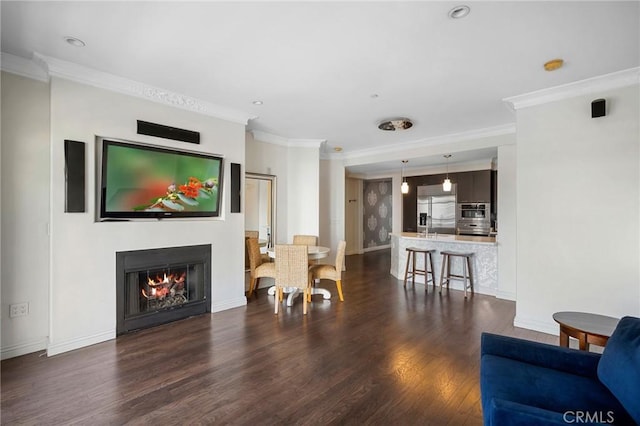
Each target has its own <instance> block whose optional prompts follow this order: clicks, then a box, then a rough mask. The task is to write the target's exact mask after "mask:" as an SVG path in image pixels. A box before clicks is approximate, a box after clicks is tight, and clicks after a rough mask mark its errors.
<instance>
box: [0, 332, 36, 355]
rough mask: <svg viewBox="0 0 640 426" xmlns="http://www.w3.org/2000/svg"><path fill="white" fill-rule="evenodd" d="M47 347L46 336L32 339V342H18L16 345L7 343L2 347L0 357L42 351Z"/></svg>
mask: <svg viewBox="0 0 640 426" xmlns="http://www.w3.org/2000/svg"><path fill="white" fill-rule="evenodd" d="M46 348H47V338H46V337H44V338H42V339H38V340H34V341H32V342H25V343H19V344H17V345H9V346H7V347H3V348H2V351H0V359H3V360H5V359H9V358H15V357H17V356H22V355H27V354H30V353H33V352H38V351H44V350H45V349H46Z"/></svg>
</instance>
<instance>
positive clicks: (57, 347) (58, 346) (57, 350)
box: [47, 328, 116, 356]
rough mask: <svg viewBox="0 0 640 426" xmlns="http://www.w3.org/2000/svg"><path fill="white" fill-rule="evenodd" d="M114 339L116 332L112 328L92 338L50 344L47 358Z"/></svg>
mask: <svg viewBox="0 0 640 426" xmlns="http://www.w3.org/2000/svg"><path fill="white" fill-rule="evenodd" d="M115 338H116V330H115V328H114V329H113V330H109V331H105V332H102V333H97V334H94V335H92V336H86V337H79V338H77V339H71V340H66V341H62V342H60V343H52V344H49V346H48V347H47V356H54V355H58V354H61V353H64V352H69V351H72V350H74V349H80V348H84V347H86V346H91V345H95V344H96V343H102V342H106V341H107V340H113V339H115Z"/></svg>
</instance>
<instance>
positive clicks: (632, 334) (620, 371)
mask: <svg viewBox="0 0 640 426" xmlns="http://www.w3.org/2000/svg"><path fill="white" fill-rule="evenodd" d="M480 390H481V396H482V412H483V417H484V424H485V426H510V425H527V426H530V425H565V426H566V425H568V424H576V425H584V424H615V425H640V318H635V317H624V318H622V319H621V320H620V322H619V323H618V326H617V327H616V329H615V331H614V333H613V335H612V336H611V338H610V339H609V341H608V343H607V346H606V347H605V349H604V351H603V353H602V355H600V354H597V353H592V352H586V351H578V350H575V349H570V348H563V347H558V346H553V345H547V344H543V343H538V342H531V341H527V340H522V339H516V338H512V337H506V336H498V335H495V334H489V333H483V334H482V349H481V359H480Z"/></svg>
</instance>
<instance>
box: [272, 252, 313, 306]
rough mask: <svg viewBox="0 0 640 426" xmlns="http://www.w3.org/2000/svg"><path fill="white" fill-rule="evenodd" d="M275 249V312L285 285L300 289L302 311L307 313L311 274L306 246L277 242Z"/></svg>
mask: <svg viewBox="0 0 640 426" xmlns="http://www.w3.org/2000/svg"><path fill="white" fill-rule="evenodd" d="M275 251H276V261H275V265H276V294H275V296H276V297H275V313H276V314H277V313H278V308H279V306H280V302H281V301H282V299H283V292H284V288H285V287H293V288H298V289H300V290H302V313H303V314H305V315H306V314H307V301H308V298H309V296H310V295H311V274H310V273H309V265H308V264H307V246H303V245H294V244H278V245H276V247H275Z"/></svg>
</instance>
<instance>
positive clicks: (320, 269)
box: [309, 241, 347, 302]
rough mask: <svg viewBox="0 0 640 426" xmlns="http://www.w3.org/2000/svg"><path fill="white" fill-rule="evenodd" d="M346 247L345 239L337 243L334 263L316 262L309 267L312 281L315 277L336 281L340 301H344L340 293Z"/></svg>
mask: <svg viewBox="0 0 640 426" xmlns="http://www.w3.org/2000/svg"><path fill="white" fill-rule="evenodd" d="M346 248H347V242H346V241H340V242H339V243H338V251H337V253H336V264H335V265H323V264H318V265H313V266H311V268H310V269H309V271H310V273H311V279H312V281H313V280H316V279H325V280H332V281H335V282H336V287H338V297H340V301H341V302H344V296H343V295H342V268H343V266H344V254H345V251H346Z"/></svg>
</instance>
